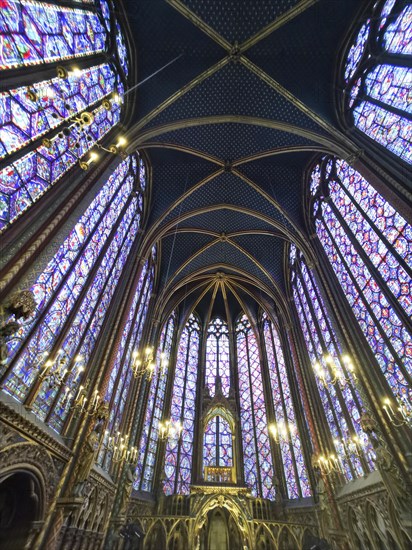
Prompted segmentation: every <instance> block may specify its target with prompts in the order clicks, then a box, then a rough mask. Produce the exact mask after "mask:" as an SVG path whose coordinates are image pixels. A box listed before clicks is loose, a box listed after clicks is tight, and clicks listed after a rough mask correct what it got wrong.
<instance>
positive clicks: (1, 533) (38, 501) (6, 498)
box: [0, 471, 43, 550]
mask: <svg viewBox="0 0 412 550" xmlns="http://www.w3.org/2000/svg"><path fill="white" fill-rule="evenodd" d="M42 503H43V494H42V488H41V485H40V483H39V481H38V479H37V478H36V477H35V476H34V475H33V474H32V473H31V472H28V471H17V472H11V473H7V474H5V475H3V477H1V478H0V548H2V549H3V550H13V549H16V548H21V549H23V548H29V547H30V540H31V536H32V535H33V534H34V532H35V527H36V524H37V522H40V520H41V519H42V505H43V504H42Z"/></svg>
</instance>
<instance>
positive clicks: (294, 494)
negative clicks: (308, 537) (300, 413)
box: [262, 313, 311, 498]
mask: <svg viewBox="0 0 412 550" xmlns="http://www.w3.org/2000/svg"><path fill="white" fill-rule="evenodd" d="M262 322H263V336H264V340H265V348H266V355H267V361H268V373H269V380H270V385H271V390H272V397H273V406H274V413H275V422H277V423H280V424H283V425H285V426H286V425H288V426H294V427H295V428H296V431H295V432H294V433H289V437H288V441H284V440H282V441H280V442H279V446H280V451H281V454H282V463H283V471H284V475H285V481H286V487H287V491H288V498H301V497H309V496H311V490H310V483H309V479H308V473H307V470H306V465H305V461H304V457H303V451H302V442H301V437H300V434H299V432H298V429H297V425H296V415H295V409H294V405H293V399H292V395H291V389H290V384H289V380H288V375H287V368H286V363H285V358H284V354H283V349H282V344H281V341H280V338H279V333H278V330H277V329H276V327H275V326H274V324H273V323H272V321H271V320H270V319H269V317H268V316H267V314H266V313H264V314H263V316H262Z"/></svg>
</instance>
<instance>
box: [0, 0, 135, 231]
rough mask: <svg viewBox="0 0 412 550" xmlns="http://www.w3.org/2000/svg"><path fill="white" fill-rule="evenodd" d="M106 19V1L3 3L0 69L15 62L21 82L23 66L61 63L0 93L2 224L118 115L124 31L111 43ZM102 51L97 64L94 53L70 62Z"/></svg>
mask: <svg viewBox="0 0 412 550" xmlns="http://www.w3.org/2000/svg"><path fill="white" fill-rule="evenodd" d="M99 6H100V9H99ZM96 8H97V9H96ZM100 10H101V11H100ZM103 22H105V23H103ZM105 25H106V26H109V25H110V11H109V5H108V3H107V2H106V0H102V2H101V3H100V4H97V6H96V7H95V6H94V5H93V7H90V8H89V6H88V2H84V3H81V2H79V7H78V8H77V7H76V8H69V7H64V6H60V5H56V4H48V3H45V2H38V1H34V0H21V1H16V0H5V1H4V2H3V3H2V6H1V10H0V71H1V69H8V68H14V69H20V71H19V74H21V81H22V82H26V81H27V79H28V78H27V75H26V74H25V71H24V67H25V66H26V65H32V64H38V63H50V62H59V63H60V64H61V65H59V67H58V71H57V72H58V75H59V76H58V77H56V78H52V79H49V80H43V81H40V82H35V83H33V84H30V83H28V84H27V85H25V86H19V87H18V88H15V89H12V90H8V91H4V92H1V93H0V113H1V114H0V159H3V158H4V159H6V162H4V163H2V164H3V167H2V169H1V170H0V231H4V230H5V229H6V228H7V227H8V226H9V225H10V224H11V223H13V222H14V221H15V220H16V219H17V218H18V217H19V216H21V215H22V214H23V213H24V212H26V211H27V210H28V209H29V208H30V206H32V205H33V204H34V203H35V202H37V201H38V200H39V199H40V198H41V197H42V196H43V195H44V194H45V193H46V191H48V190H49V189H50V188H51V187H52V186H53V185H54V184H55V183H56V182H57V181H58V180H60V179H61V178H62V177H63V176H64V175H65V174H66V173H67V172H68V171H69V170H70V169H71V168H72V167H73V166H74V165H76V164H77V163H78V162H80V160H81V159H82V158H83V157H84V155H86V154H87V153H88V152H89V151H90V150H91V149H92V148H93V147H94V146H95V145H96V142H98V141H100V140H101V139H102V138H104V136H106V134H108V132H109V131H110V130H111V129H112V128H113V126H115V125H116V124H117V123H118V122H119V121H120V116H121V110H122V103H123V97H124V93H125V89H124V87H125V81H124V77H123V73H124V74H126V73H127V64H128V60H127V52H126V48H125V45H124V39H123V38H122V37H119V38H118V40H121V42H122V44H123V48H122V50H121V51H120V50H119V49H118V48H117V46H116V44H115V43H113V45H111V43H110V41H109V40H108V39H107V38H108V36H107V30H106V27H105ZM116 25H118V22H117V21H116ZM119 32H120V27H119ZM101 52H105V55H106V58H107V62H106V63H103V64H101V65H93V66H92V65H91V63H93V62H94V63H95V58H93V57H90V60H91V63H89V64H90V66H89V67H85V68H82V69H79V68H76V67H73V66H71V65H70V64H69V63H70V59H73V58H74V57H78V56H83V57H88V56H94V55H95V54H97V53H101ZM115 60H117V62H114V61H115ZM83 63H86V64H87V60H86V59H85V60H84V62H83ZM119 64H120V65H122V67H123V72H122V74H119V72H121V71H119V69H118V67H119ZM85 113H87V115H86V114H85ZM79 116H80V117H84V116H86V117H87V123H86V124H85V125H83V126H81V125H79V123H78V120H77V119H76V117H77V118H78V117H79ZM84 120H86V119H84ZM40 138H43V140H41V139H40ZM18 151H19V154H16V153H17V152H18Z"/></svg>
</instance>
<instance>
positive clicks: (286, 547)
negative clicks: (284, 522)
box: [278, 527, 300, 550]
mask: <svg viewBox="0 0 412 550" xmlns="http://www.w3.org/2000/svg"><path fill="white" fill-rule="evenodd" d="M299 548H300V545H299V543H298V541H297V540H296V537H295V535H294V534H293V533H292V531H291V530H290V529H289V528H288V527H283V528H282V529H281V530H280V532H279V538H278V550H298V549H299Z"/></svg>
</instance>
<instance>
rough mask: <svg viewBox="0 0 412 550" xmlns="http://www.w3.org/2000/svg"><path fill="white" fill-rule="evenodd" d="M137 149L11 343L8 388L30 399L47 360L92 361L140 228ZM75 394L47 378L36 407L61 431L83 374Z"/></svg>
mask: <svg viewBox="0 0 412 550" xmlns="http://www.w3.org/2000/svg"><path fill="white" fill-rule="evenodd" d="M140 166H141V164H140V159H139V157H138V155H137V154H135V155H132V156H130V157H128V158H127V159H126V160H124V161H123V162H122V163H121V164H120V165H119V166H118V167H117V168H116V170H115V171H114V173H113V174H112V175H111V176H110V178H109V179H108V180H107V182H106V183H105V184H104V185H103V187H102V189H101V190H100V192H99V193H98V195H97V196H96V198H95V199H94V200H93V201H92V203H91V204H90V206H89V207H88V208H87V209H86V211H85V213H84V214H83V215H82V216H81V217H80V219H79V220H78V222H77V223H76V225H75V226H74V228H73V229H72V231H71V232H70V233H69V235H68V237H67V238H66V239H65V241H64V242H63V243H62V245H61V246H60V248H59V249H58V251H57V253H56V254H55V256H54V257H53V258H52V259H51V260H50V262H49V263H48V265H47V266H46V268H45V270H44V271H43V272H42V273H41V274H40V275H39V277H38V279H37V281H36V282H35V284H34V285H33V287H32V289H31V290H32V292H33V294H34V296H35V298H36V301H37V308H36V312H35V314H34V315H33V316H32V318H30V319H28V320H27V321H26V322H25V323H24V325H22V326H21V328H20V330H19V332H18V334H17V337H16V338H14V339H13V340H11V341H10V342H9V356H8V362H7V365H6V367H3V372H4V371H5V372H4V375H3V388H4V390H5V391H6V392H7V393H9V394H10V395H12V396H14V397H15V398H16V399H18V400H19V401H24V400H25V399H26V398H27V396H28V395H29V393H30V390H31V388H32V387H33V385H34V384H36V383H37V382H38V381H39V374H40V371H41V370H42V369H44V365H45V363H46V361H52V363H53V365H52V366H50V368H49V371H48V372H50V373H53V372H54V371H55V370H56V369H58V368H59V364H60V365H61V364H62V362H63V363H64V364H65V365H66V367H67V368H69V366H70V365H71V364H73V362H74V361H76V360H77V359H76V358H77V357H78V356H81V360H82V362H83V363H84V364H87V362H88V361H89V359H90V357H91V354H92V352H93V349H94V346H95V343H96V341H97V338H98V335H99V333H100V330H101V327H102V324H103V321H104V319H105V315H106V313H107V311H108V308H109V305H110V301H111V298H112V296H113V293H114V291H115V289H116V286H117V284H118V281H119V278H120V276H121V273H122V270H123V267H124V265H125V262H126V260H127V257H128V255H129V252H130V249H131V246H132V244H133V242H134V239H135V237H136V234H137V231H138V229H139V227H140V220H141V215H142V211H143V207H144V195H143V191H142V189H141V188H140V185H139V181H140V178H139V171H140ZM66 382H67V385H68V386H70V388H71V392H70V395H68V393H67V392H63V391H62V389H61V386H60V385H58V384H57V385H50V384H49V383H48V381H47V379H45V380H44V381H42V382H41V387H40V392H39V393H38V395H37V397H36V399H35V401H34V403H33V404H32V408H33V411H34V412H35V413H36V414H37V415H38V416H39V417H40V418H41V419H42V420H45V421H47V422H48V423H49V425H50V426H51V427H53V428H54V429H55V430H57V431H60V430H61V428H62V427H63V425H64V420H65V418H66V417H67V415H68V413H69V410H70V404H71V399H72V398H73V396H74V395H73V392H75V391H76V390H77V388H78V386H79V385H80V382H81V378H80V377H79V376H78V375H74V374H73V375H71V374H69V377H68V379H67V381H66Z"/></svg>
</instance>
